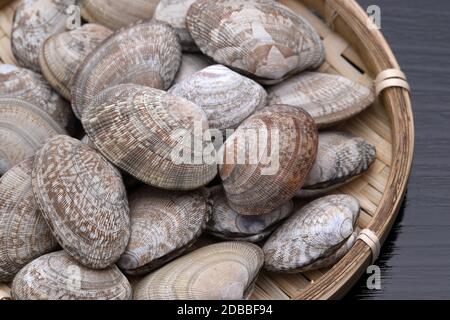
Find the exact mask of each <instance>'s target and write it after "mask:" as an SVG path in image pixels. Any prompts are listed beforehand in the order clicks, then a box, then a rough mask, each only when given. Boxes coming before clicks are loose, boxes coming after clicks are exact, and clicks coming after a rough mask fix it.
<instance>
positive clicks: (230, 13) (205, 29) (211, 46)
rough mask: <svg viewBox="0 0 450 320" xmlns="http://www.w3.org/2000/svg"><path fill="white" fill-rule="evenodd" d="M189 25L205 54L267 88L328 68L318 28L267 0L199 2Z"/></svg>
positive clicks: (189, 14) (188, 20)
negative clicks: (290, 78)
mask: <svg viewBox="0 0 450 320" xmlns="http://www.w3.org/2000/svg"><path fill="white" fill-rule="evenodd" d="M186 23H187V26H188V29H189V32H190V34H191V36H192V38H193V39H194V41H195V43H196V44H197V46H198V47H199V48H200V50H201V51H202V52H203V53H205V54H206V55H208V56H210V57H212V58H213V59H214V60H215V61H217V62H218V63H221V64H223V65H226V66H229V67H232V68H235V69H237V70H239V71H241V72H244V73H246V74H250V75H252V76H253V77H255V78H256V79H257V80H258V81H262V82H263V83H265V84H270V83H277V82H279V81H281V80H283V79H284V78H286V77H287V76H289V75H292V74H295V73H298V72H300V71H302V70H305V69H309V68H316V67H318V66H319V65H320V64H322V62H323V60H324V57H325V53H324V46H323V44H322V41H321V39H320V37H319V35H318V34H317V32H316V31H315V30H314V29H313V27H312V26H311V25H310V24H309V23H308V22H307V21H306V20H305V19H303V18H302V17H300V16H299V15H297V14H296V13H294V12H293V11H291V10H290V9H289V8H287V7H286V6H284V5H282V4H280V3H277V2H275V1H267V0H264V1H262V0H258V1H256V0H250V1H240V0H222V1H209V0H198V1H196V2H194V3H193V4H192V5H191V7H190V8H189V10H188V14H187V16H186Z"/></svg>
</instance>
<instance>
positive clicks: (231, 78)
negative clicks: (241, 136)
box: [169, 65, 267, 130]
mask: <svg viewBox="0 0 450 320" xmlns="http://www.w3.org/2000/svg"><path fill="white" fill-rule="evenodd" d="M169 93H171V94H173V95H176V96H179V97H183V98H185V99H187V100H189V101H192V102H193V103H195V104H196V105H198V106H200V107H201V108H202V109H203V111H205V113H206V116H207V117H208V124H209V127H210V128H212V129H219V130H225V129H233V128H236V127H237V126H238V125H239V124H240V123H241V122H242V121H244V120H245V119H246V118H248V117H249V116H250V115H251V114H253V112H254V111H255V110H256V109H260V108H262V107H263V106H265V105H266V98H267V93H266V91H265V90H264V88H263V87H262V86H261V85H259V84H258V83H256V82H254V81H253V80H250V79H248V78H246V77H244V76H241V75H240V74H239V73H236V72H234V71H232V70H230V69H228V68H227V67H224V66H222V65H213V66H209V67H206V68H205V69H203V70H201V71H199V72H197V73H195V74H194V75H192V76H191V77H188V78H187V79H185V80H184V81H183V82H181V83H179V84H176V85H174V86H173V87H172V88H170V90H169Z"/></svg>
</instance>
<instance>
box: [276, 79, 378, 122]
mask: <svg viewBox="0 0 450 320" xmlns="http://www.w3.org/2000/svg"><path fill="white" fill-rule="evenodd" d="M267 92H268V93H269V98H268V104H269V105H270V104H279V103H282V104H289V105H292V106H297V107H301V108H303V109H304V110H306V111H307V112H308V113H309V114H310V115H311V116H312V117H313V118H314V120H315V121H316V123H317V125H318V126H319V127H327V126H331V125H334V124H336V123H338V122H341V121H343V120H346V119H349V118H351V117H353V116H355V115H357V114H358V113H360V112H361V111H363V110H364V109H366V108H367V107H368V106H369V105H371V104H372V103H373V101H374V100H375V94H374V91H373V88H369V87H366V86H363V85H361V84H359V83H357V82H355V81H353V80H350V79H347V78H345V77H343V76H340V75H331V74H326V73H318V72H304V73H301V74H299V75H297V76H294V77H292V78H290V79H288V80H286V81H284V82H282V83H280V84H278V85H275V86H273V87H270V88H268V89H267Z"/></svg>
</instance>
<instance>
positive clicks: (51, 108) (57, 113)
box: [0, 64, 75, 132]
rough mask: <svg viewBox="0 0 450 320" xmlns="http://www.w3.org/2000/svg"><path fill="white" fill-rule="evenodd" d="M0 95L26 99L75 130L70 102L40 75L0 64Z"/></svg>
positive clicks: (61, 123)
mask: <svg viewBox="0 0 450 320" xmlns="http://www.w3.org/2000/svg"><path fill="white" fill-rule="evenodd" d="M0 96H1V97H3V98H4V97H9V98H19V99H23V100H26V101H28V102H30V103H32V104H34V105H35V106H36V107H38V108H40V109H42V110H44V111H45V112H47V113H48V114H49V115H50V116H51V117H52V118H53V119H54V120H55V121H56V122H57V123H58V124H60V125H61V127H62V128H66V129H67V130H69V131H70V132H72V131H74V130H75V123H74V122H75V116H74V114H73V112H72V108H71V107H70V104H69V103H68V102H67V101H66V100H64V99H63V98H62V97H61V96H60V95H59V94H57V93H56V92H55V91H53V90H52V88H51V87H50V85H49V84H48V83H47V82H46V81H45V79H44V78H43V77H42V76H41V75H40V74H37V73H35V72H33V71H31V70H28V69H24V68H19V67H16V66H13V65H10V64H0Z"/></svg>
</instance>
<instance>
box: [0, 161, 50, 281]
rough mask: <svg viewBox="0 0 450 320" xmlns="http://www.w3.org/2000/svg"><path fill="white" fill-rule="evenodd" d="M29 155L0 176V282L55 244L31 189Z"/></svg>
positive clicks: (6, 279) (10, 278)
mask: <svg viewBox="0 0 450 320" xmlns="http://www.w3.org/2000/svg"><path fill="white" fill-rule="evenodd" d="M32 167H33V157H31V158H27V159H25V160H24V161H22V162H21V163H19V164H18V165H17V166H15V167H13V168H12V169H11V170H9V171H8V172H7V173H6V174H5V175H4V176H2V177H1V178H0V281H2V282H7V281H11V280H12V279H13V277H14V276H15V275H16V273H17V272H19V271H20V269H22V267H24V266H25V265H26V264H27V263H29V262H31V261H32V260H33V259H35V258H37V257H39V256H41V255H43V254H46V253H48V252H51V251H52V250H55V249H56V248H57V247H58V243H57V242H56V240H55V239H54V238H53V235H52V233H51V232H50V229H49V228H48V227H47V224H46V223H45V221H44V219H43V218H42V216H41V213H40V212H39V210H38V208H37V204H36V201H35V200H34V194H33V189H32V188H31V169H32Z"/></svg>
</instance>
